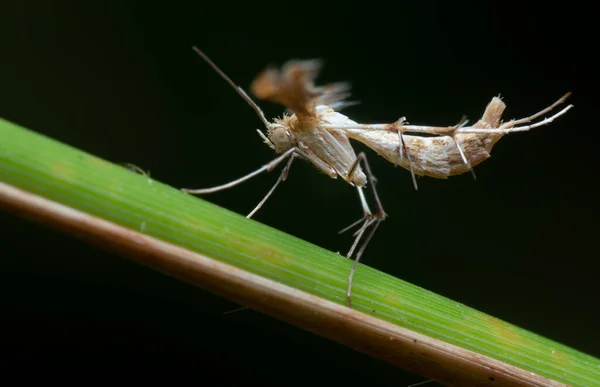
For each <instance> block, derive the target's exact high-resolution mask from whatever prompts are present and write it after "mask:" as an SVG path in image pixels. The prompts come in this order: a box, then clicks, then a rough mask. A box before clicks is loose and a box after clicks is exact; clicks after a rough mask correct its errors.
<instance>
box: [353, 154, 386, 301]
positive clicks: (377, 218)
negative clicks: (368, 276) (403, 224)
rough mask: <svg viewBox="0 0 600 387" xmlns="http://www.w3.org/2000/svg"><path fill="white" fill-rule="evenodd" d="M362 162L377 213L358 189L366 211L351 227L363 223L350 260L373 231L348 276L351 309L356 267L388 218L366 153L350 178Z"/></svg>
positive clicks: (356, 162) (355, 239) (354, 167)
mask: <svg viewBox="0 0 600 387" xmlns="http://www.w3.org/2000/svg"><path fill="white" fill-rule="evenodd" d="M361 161H362V162H363V165H364V168H365V172H366V175H367V179H368V181H369V184H370V185H371V190H372V192H373V197H374V199H375V207H376V209H375V213H371V210H370V209H369V206H368V204H367V201H366V198H365V197H364V193H363V192H362V189H361V188H358V193H359V197H360V200H361V205H362V207H363V211H364V217H363V218H362V219H361V220H359V221H358V222H355V223H353V224H352V225H351V227H353V226H355V225H357V224H360V223H361V222H362V226H361V227H360V228H359V229H358V231H357V232H356V233H355V234H354V235H355V238H354V242H353V243H352V246H351V247H350V251H349V252H348V254H347V257H348V258H352V255H353V254H354V251H355V250H356V248H357V247H358V246H359V242H360V241H361V240H362V239H363V236H364V235H365V232H366V231H367V230H368V229H369V228H371V230H370V231H369V233H368V234H367V236H366V237H365V238H364V240H363V241H362V244H360V247H359V248H358V252H357V253H356V255H355V256H354V264H353V265H352V270H351V271H350V275H349V276H348V287H347V289H346V301H347V304H348V307H350V308H352V280H353V279H354V273H355V272H356V267H357V266H358V262H359V261H360V257H361V256H362V255H363V253H364V251H365V249H366V248H367V245H368V244H369V241H370V240H371V239H372V238H373V235H374V234H375V230H377V227H378V226H379V223H380V222H381V221H383V220H384V219H385V218H386V217H387V214H386V213H385V211H384V209H383V205H382V204H381V200H380V199H379V194H378V193H377V188H376V187H375V184H376V179H375V176H374V175H373V172H372V171H371V167H370V165H369V162H368V161H367V156H366V154H365V153H364V152H360V153H359V154H358V155H357V157H356V160H355V161H354V164H353V165H352V167H351V168H350V170H349V173H348V176H352V174H353V173H354V171H356V169H357V168H358V165H359V163H360V162H361ZM371 226H372V227H371ZM347 229H348V228H346V230H347Z"/></svg>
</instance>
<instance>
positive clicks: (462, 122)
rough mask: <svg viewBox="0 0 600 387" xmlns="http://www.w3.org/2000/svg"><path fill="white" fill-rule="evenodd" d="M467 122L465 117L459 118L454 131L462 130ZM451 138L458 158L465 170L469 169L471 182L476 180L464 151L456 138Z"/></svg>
mask: <svg viewBox="0 0 600 387" xmlns="http://www.w3.org/2000/svg"><path fill="white" fill-rule="evenodd" d="M467 122H468V120H467V117H465V116H463V117H462V118H461V120H460V121H459V122H458V124H456V129H460V128H462V127H463V126H465V125H466V124H467ZM455 134H456V133H455ZM451 138H452V141H454V144H455V145H456V149H458V153H460V157H461V158H462V160H463V162H464V163H465V165H466V166H467V168H469V171H471V175H473V180H477V176H475V171H474V170H473V167H472V166H471V162H470V161H469V159H468V158H467V155H466V154H465V151H464V150H463V149H462V146H461V144H460V142H459V141H458V140H457V139H456V137H455V136H454V135H452V136H451Z"/></svg>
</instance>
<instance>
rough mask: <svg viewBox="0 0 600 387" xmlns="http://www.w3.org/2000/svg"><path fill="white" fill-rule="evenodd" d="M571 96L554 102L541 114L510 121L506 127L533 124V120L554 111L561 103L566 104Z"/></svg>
mask: <svg viewBox="0 0 600 387" xmlns="http://www.w3.org/2000/svg"><path fill="white" fill-rule="evenodd" d="M570 95H571V92H568V93H566V94H565V95H563V96H562V97H560V98H559V99H558V100H557V101H556V102H554V103H553V104H552V105H550V106H548V107H547V108H545V109H543V110H540V111H539V112H537V113H535V114H532V115H530V116H529V117H525V118H520V119H518V120H513V121H509V122H507V123H505V124H504V125H507V124H510V126H517V125H521V124H524V123H526V122H531V121H533V120H535V119H536V118H538V117H541V116H543V115H544V114H546V113H548V112H550V111H552V109H554V108H555V107H557V106H558V105H560V104H561V103H564V102H565V100H566V99H567V98H569V96H570ZM504 125H501V126H500V127H501V128H502V127H504Z"/></svg>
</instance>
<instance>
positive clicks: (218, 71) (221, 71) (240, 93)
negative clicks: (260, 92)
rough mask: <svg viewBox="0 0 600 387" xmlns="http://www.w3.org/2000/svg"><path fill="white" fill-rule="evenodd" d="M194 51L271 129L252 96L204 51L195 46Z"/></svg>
mask: <svg viewBox="0 0 600 387" xmlns="http://www.w3.org/2000/svg"><path fill="white" fill-rule="evenodd" d="M192 48H193V49H194V51H196V53H197V54H198V55H200V57H201V58H202V59H204V61H205V62H206V63H208V64H209V65H210V67H212V68H213V70H215V71H216V73H217V74H219V75H220V76H221V78H223V79H224V80H225V82H227V83H228V84H229V86H231V87H232V88H233V89H234V90H235V91H236V92H237V93H238V94H239V95H240V96H241V97H242V98H243V99H244V101H246V102H247V103H248V105H250V106H251V107H252V109H254V111H255V112H256V114H257V115H258V118H260V119H261V121H262V122H263V124H264V125H265V128H268V127H269V121H267V118H266V117H265V113H263V111H262V109H261V108H260V107H259V106H258V105H257V104H256V102H254V101H253V100H252V98H250V96H249V95H248V94H246V92H245V91H244V89H242V88H241V87H239V86H238V85H236V84H235V83H234V82H233V81H232V80H231V78H229V77H228V76H227V74H225V73H224V72H223V70H221V69H220V68H219V67H218V66H217V65H216V64H215V63H214V62H213V61H212V60H211V59H210V58H209V57H208V55H206V54H205V53H204V52H202V50H200V49H199V48H198V47H195V46H193V47H192Z"/></svg>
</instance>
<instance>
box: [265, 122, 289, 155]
mask: <svg viewBox="0 0 600 387" xmlns="http://www.w3.org/2000/svg"><path fill="white" fill-rule="evenodd" d="M268 135H269V140H270V141H271V144H272V146H271V148H273V149H275V150H276V151H277V152H285V151H286V150H288V149H290V148H291V147H292V146H293V145H294V142H293V140H292V136H291V135H290V133H289V132H288V131H287V128H286V127H285V126H283V125H277V124H275V125H271V126H270V127H269V130H268Z"/></svg>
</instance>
